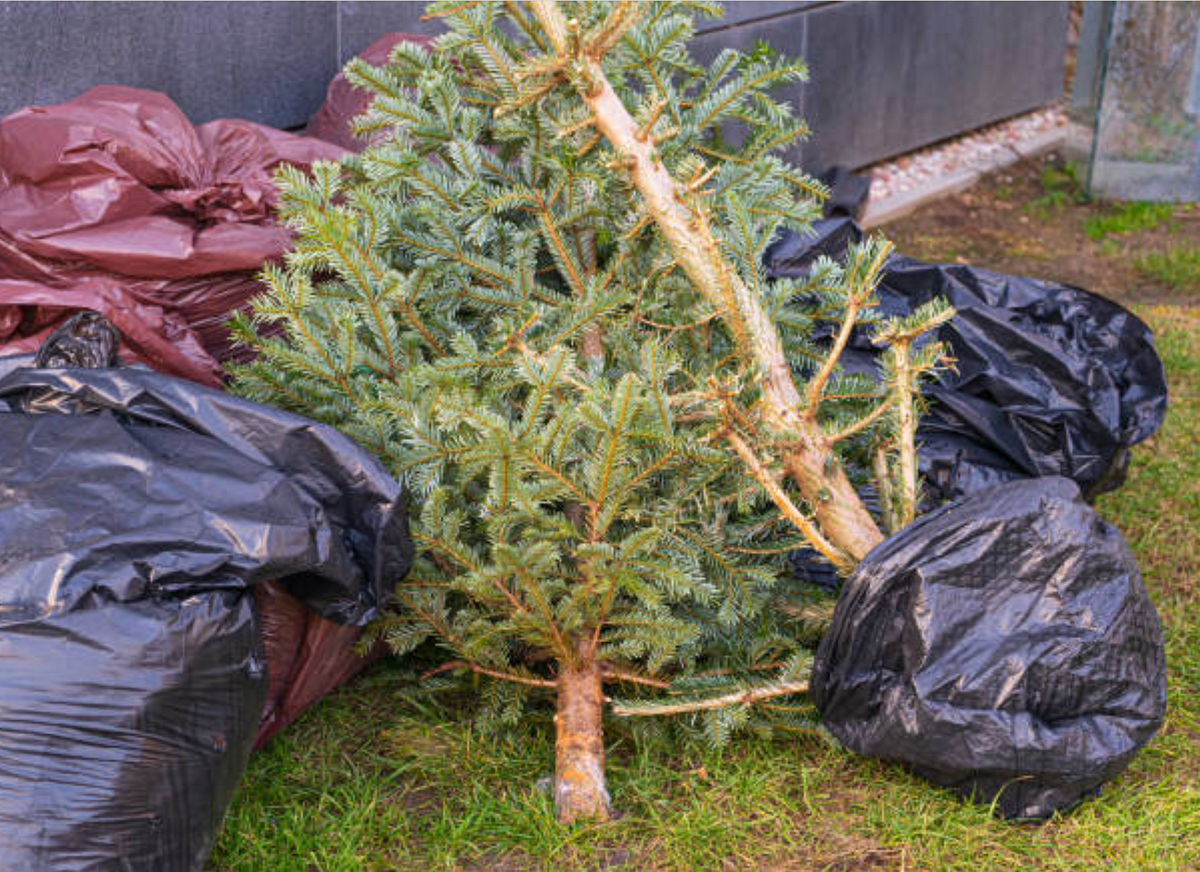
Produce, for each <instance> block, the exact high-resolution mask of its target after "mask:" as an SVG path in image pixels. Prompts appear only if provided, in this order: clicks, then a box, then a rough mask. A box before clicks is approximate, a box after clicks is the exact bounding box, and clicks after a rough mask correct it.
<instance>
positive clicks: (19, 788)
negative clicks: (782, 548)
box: [0, 358, 412, 872]
mask: <svg viewBox="0 0 1200 872" xmlns="http://www.w3.org/2000/svg"><path fill="white" fill-rule="evenodd" d="M26 362H28V358H24V359H17V360H16V361H15V362H14V361H7V360H6V361H2V362H0V373H6V374H3V375H0V858H3V861H2V864H0V865H3V867H4V868H6V869H38V870H43V869H44V870H84V869H87V870H96V869H114V870H117V869H119V870H147V872H151V870H153V872H158V870H164V869H171V870H175V869H178V870H198V869H199V868H201V866H202V865H203V862H204V859H205V857H206V856H207V853H208V851H209V848H210V846H211V840H212V837H213V835H214V833H215V831H216V828H217V826H218V824H219V822H220V819H221V816H222V815H223V814H224V811H225V808H226V806H227V804H228V802H229V800H230V798H231V797H232V795H233V791H234V789H235V787H236V785H237V782H238V779H239V778H240V775H241V772H242V770H243V768H244V765H245V760H246V756H247V755H248V753H249V751H250V747H251V744H252V743H253V741H254V737H255V733H256V730H257V728H258V726H259V722H260V718H261V716H262V714H263V704H264V700H265V695H266V691H267V686H266V679H267V676H266V674H265V669H264V662H263V655H262V647H261V640H260V637H259V627H258V622H257V619H256V615H255V610H254V604H253V598H252V597H251V596H250V595H249V590H250V589H251V588H253V587H256V586H258V585H260V584H263V583H265V582H268V581H271V580H277V581H278V583H279V585H280V586H281V587H283V588H284V589H286V590H287V591H288V592H289V593H290V594H291V595H292V596H294V597H295V598H296V599H298V600H300V601H302V602H304V603H305V604H306V605H307V606H309V607H311V608H313V609H315V610H316V611H317V612H319V613H320V614H321V615H323V616H324V617H326V618H329V619H332V620H334V621H337V622H340V623H343V624H349V625H361V624H363V623H365V622H366V621H368V620H370V619H371V618H372V617H373V616H374V615H375V614H376V613H377V611H378V609H379V607H380V605H381V603H382V602H383V599H384V597H385V596H386V594H387V592H388V591H390V589H391V587H392V585H393V584H394V583H395V582H396V581H397V580H398V579H399V578H400V577H402V576H403V574H404V572H405V571H406V570H407V568H408V565H409V563H410V561H411V557H412V544H411V541H410V539H409V537H408V530H407V520H406V514H405V507H404V501H403V498H402V495H401V493H400V491H399V488H398V486H397V485H396V483H395V481H394V480H393V479H392V478H391V477H390V476H389V475H388V474H387V472H386V471H385V470H384V469H383V467H382V466H381V465H380V464H379V463H378V461H377V460H375V459H374V458H373V457H372V456H371V455H369V454H368V453H367V452H366V451H364V450H363V449H362V448H360V447H359V446H357V445H356V444H355V443H354V442H352V441H351V440H349V439H348V438H346V437H345V436H342V435H341V434H339V433H337V432H336V431H334V430H332V429H330V428H328V427H325V426H323V425H320V424H317V423H315V422H312V421H309V420H307V419H304V418H301V417H298V416H295V415H291V414H288V413H286V412H281V411H278V410H275V409H271V408H267V407H264V406H260V405H258V404H255V403H251V402H248V401H246V400H242V399H238V398H235V397H231V396H227V395H225V394H222V393H220V392H219V391H215V390H211V389H208V388H205V387H202V386H200V385H197V384H194V383H191V382H187V381H183V380H179V379H174V378H170V377H167V376H163V375H160V374H158V373H155V372H151V371H148V370H143V369H32V368H25V367H23V366H20V364H22V363H26Z"/></svg>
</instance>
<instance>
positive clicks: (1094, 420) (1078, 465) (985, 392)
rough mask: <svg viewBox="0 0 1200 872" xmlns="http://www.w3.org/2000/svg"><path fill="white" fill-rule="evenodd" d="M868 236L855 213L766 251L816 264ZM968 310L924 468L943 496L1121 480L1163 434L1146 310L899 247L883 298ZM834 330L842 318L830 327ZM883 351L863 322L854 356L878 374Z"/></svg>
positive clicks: (857, 364) (934, 404) (933, 403)
mask: <svg viewBox="0 0 1200 872" xmlns="http://www.w3.org/2000/svg"><path fill="white" fill-rule="evenodd" d="M860 238H861V232H860V231H859V230H858V228H857V227H856V226H855V225H854V224H853V222H851V221H849V220H847V219H830V220H825V221H820V222H817V224H816V227H815V236H814V237H811V238H806V237H802V236H799V235H798V234H794V233H789V234H785V235H784V236H782V237H781V238H780V239H779V240H777V241H776V242H775V243H773V244H772V246H771V247H770V248H769V249H768V250H767V252H766V255H765V257H764V260H765V265H766V267H767V272H768V274H769V275H771V276H775V277H779V276H802V275H805V274H806V273H807V272H808V271H809V270H810V269H811V267H812V264H813V262H814V261H815V260H816V258H817V257H818V256H819V255H822V254H824V255H828V256H830V257H834V258H837V257H840V255H841V254H842V252H843V251H844V250H845V247H846V245H848V244H849V243H850V242H853V241H855V240H857V239H860ZM938 296H940V297H944V298H946V299H947V300H949V302H950V303H951V304H952V305H954V307H955V308H956V309H957V310H958V315H957V316H956V317H955V318H954V319H953V320H951V321H950V322H949V323H947V324H945V325H943V326H942V327H941V328H940V329H939V331H938V338H939V339H941V340H942V341H943V342H945V343H946V344H947V345H948V346H949V348H950V352H951V354H952V355H953V356H954V357H955V358H956V360H957V364H956V367H957V370H958V371H957V372H956V373H955V372H947V373H944V374H943V375H942V376H941V377H940V379H939V381H938V382H937V383H936V384H933V385H930V386H929V387H928V388H927V389H926V395H927V396H928V398H929V400H930V406H929V411H928V413H927V414H926V415H925V416H924V417H923V418H922V420H921V424H920V429H919V431H918V442H919V444H920V466H921V472H922V474H923V477H924V480H925V484H926V488H927V492H928V493H929V495H930V496H931V497H932V498H933V499H934V501H935V502H940V501H944V500H954V499H957V498H959V497H961V496H964V495H966V494H969V493H972V492H974V491H976V490H978V489H979V488H983V487H990V486H992V485H995V484H998V483H1000V482H1002V481H1005V480H1012V479H1015V478H1025V477H1031V476H1044V475H1062V476H1065V477H1067V478H1070V479H1071V480H1073V481H1075V482H1076V483H1077V484H1078V485H1079V486H1080V489H1081V490H1082V491H1083V493H1084V495H1085V496H1086V497H1087V498H1088V499H1091V498H1093V497H1095V496H1096V495H1098V494H1100V493H1103V492H1104V491H1106V490H1112V489H1114V488H1115V487H1118V486H1120V484H1121V483H1122V481H1123V480H1124V473H1125V469H1126V467H1127V466H1128V462H1129V448H1130V447H1131V446H1133V445H1136V444H1137V443H1138V442H1141V441H1143V440H1144V439H1147V438H1149V437H1150V436H1152V435H1153V434H1154V433H1155V431H1157V429H1158V427H1159V426H1160V425H1161V423H1162V420H1163V417H1164V415H1165V414H1166V409H1167V388H1166V379H1165V376H1164V374H1163V368H1162V362H1161V361H1160V360H1159V357H1158V353H1157V352H1156V350H1155V348H1154V338H1153V334H1152V333H1151V331H1150V328H1149V327H1147V326H1146V325H1145V324H1144V323H1143V322H1142V321H1141V320H1139V319H1138V318H1137V317H1135V316H1134V315H1133V314H1132V313H1130V312H1128V311H1127V310H1126V309H1124V308H1122V307H1121V306H1119V305H1118V304H1116V303H1114V302H1112V301H1111V300H1107V299H1105V298H1104V297H1101V296H1098V295H1096V294H1092V293H1089V292H1088V291H1084V290H1081V289H1079V288H1075V287H1071V286H1068V285H1060V284H1055V283H1053V282H1045V281H1039V280H1037V279H1030V278H1022V277H1018V276H1008V275H1002V274H1000V273H995V272H991V271H989V270H983V269H977V268H975V267H969V266H962V265H957V264H952V265H933V264H926V263H921V262H920V261H916V260H913V259H912V258H908V257H903V256H900V255H894V256H893V257H892V258H890V259H889V261H888V263H887V266H886V268H885V271H884V275H883V279H882V281H881V283H880V286H879V299H880V310H881V311H882V312H883V313H885V314H888V315H903V314H907V313H909V312H911V311H912V310H913V309H915V308H916V307H917V306H919V305H921V304H922V303H925V302H927V301H928V300H930V299H932V298H933V297H938ZM829 329H831V330H832V329H833V327H832V325H830V327H829ZM879 354H880V350H879V349H878V348H877V347H876V346H874V345H873V344H872V343H871V340H870V336H869V334H868V333H866V332H865V331H862V330H856V331H855V332H854V335H853V336H852V338H851V343H850V346H849V349H848V351H847V353H846V354H845V355H844V357H843V365H844V366H845V368H846V369H847V370H850V371H858V372H873V371H874V369H875V365H876V361H877V360H878V357H879Z"/></svg>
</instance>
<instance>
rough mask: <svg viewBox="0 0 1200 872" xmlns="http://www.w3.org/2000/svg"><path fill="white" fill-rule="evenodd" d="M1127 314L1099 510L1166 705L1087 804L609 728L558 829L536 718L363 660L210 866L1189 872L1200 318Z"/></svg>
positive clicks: (801, 740) (285, 754) (270, 870)
mask: <svg viewBox="0 0 1200 872" xmlns="http://www.w3.org/2000/svg"><path fill="white" fill-rule="evenodd" d="M1141 314H1142V315H1143V316H1144V317H1146V318H1147V319H1148V320H1149V321H1150V323H1151V325H1152V326H1154V328H1155V330H1156V333H1157V336H1158V343H1159V350H1160V353H1161V354H1162V356H1163V359H1164V361H1165V364H1166V367H1167V371H1168V374H1169V378H1170V384H1171V410H1170V413H1169V415H1168V418H1167V421H1166V423H1165V425H1164V427H1163V429H1162V431H1161V432H1160V433H1159V434H1158V435H1157V436H1156V437H1155V438H1154V439H1153V440H1151V444H1149V445H1146V446H1142V447H1140V448H1138V449H1135V452H1134V460H1133V464H1132V468H1131V470H1130V476H1129V481H1128V483H1127V484H1126V486H1125V487H1124V488H1123V489H1122V490H1120V491H1118V492H1116V493H1114V494H1110V495H1106V496H1105V497H1103V498H1101V500H1100V501H1099V506H1098V507H1099V509H1100V511H1101V513H1102V514H1103V515H1105V516H1106V517H1107V518H1109V519H1110V520H1111V521H1112V522H1113V523H1115V524H1116V525H1117V526H1118V527H1119V528H1120V529H1121V530H1122V531H1123V532H1124V534H1125V536H1126V538H1127V539H1128V541H1129V543H1130V545H1131V547H1132V548H1133V550H1134V553H1135V554H1136V555H1137V558H1138V562H1139V565H1140V566H1141V569H1142V573H1143V575H1144V577H1145V580H1146V584H1147V585H1148V587H1149V589H1150V591H1151V595H1152V596H1153V598H1154V600H1155V603H1156V605H1157V606H1158V608H1159V611H1160V613H1161V615H1162V618H1163V624H1164V629H1165V634H1166V643H1167V661H1168V669H1169V680H1170V692H1169V712H1168V717H1167V723H1166V725H1165V727H1164V728H1163V730H1162V731H1161V732H1160V734H1159V735H1158V736H1157V737H1156V738H1155V739H1154V740H1153V741H1152V742H1151V743H1150V745H1149V746H1148V747H1147V748H1146V749H1145V750H1144V751H1143V752H1142V753H1141V754H1139V755H1138V757H1137V758H1136V759H1135V760H1134V762H1133V764H1132V765H1131V766H1130V768H1129V770H1128V771H1127V772H1126V773H1124V774H1123V775H1122V776H1121V777H1119V778H1118V779H1116V780H1115V781H1114V782H1113V783H1112V784H1110V785H1109V786H1107V787H1106V788H1105V790H1104V792H1103V794H1102V795H1101V796H1100V797H1099V798H1098V799H1096V800H1093V801H1091V802H1088V803H1086V804H1085V805H1083V806H1082V807H1080V808H1079V809H1077V810H1076V811H1074V812H1072V813H1071V814H1069V815H1067V816H1066V817H1063V818H1061V819H1055V820H1052V821H1050V822H1049V823H1047V824H1045V825H1044V826H1018V825H1014V824H1009V823H1005V822H1003V821H998V820H995V819H993V818H992V817H991V816H990V814H989V813H988V810H987V809H986V808H983V807H979V806H975V805H971V804H969V803H966V802H963V801H961V800H959V799H957V798H955V797H954V796H952V795H951V794H949V793H948V792H946V791H943V790H940V789H938V788H935V787H932V786H930V785H928V784H926V783H924V782H922V781H920V780H919V779H917V778H914V777H913V776H910V775H908V774H906V773H905V772H904V771H903V770H902V769H900V768H899V767H897V766H893V765H889V764H883V763H880V762H877V761H873V760H867V759H863V758H857V757H853V756H851V755H848V754H845V753H843V752H841V751H839V750H837V749H835V748H832V747H830V746H829V745H827V744H825V743H823V742H822V741H821V740H819V739H818V738H816V737H811V736H798V737H797V738H796V739H794V740H792V741H775V742H762V741H750V742H742V743H738V744H737V745H735V746H733V747H731V748H729V749H727V750H726V751H725V752H723V753H715V752H708V753H702V752H688V751H684V750H681V749H679V748H675V747H668V746H666V745H665V744H663V743H662V742H661V741H659V742H657V743H656V742H651V741H641V742H638V741H635V740H634V739H633V738H631V737H629V736H626V735H621V734H620V731H619V730H613V731H612V735H611V736H610V753H609V757H610V759H609V783H610V788H611V789H612V791H613V800H614V803H615V805H616V807H617V809H618V810H619V811H620V812H621V813H622V816H621V817H620V818H619V819H618V820H615V821H613V822H611V823H607V824H594V825H577V826H574V827H561V826H559V825H558V824H556V823H555V822H554V819H553V812H552V808H551V802H550V799H549V797H548V796H547V795H546V794H545V793H544V792H543V791H542V790H540V789H539V788H538V787H537V782H538V780H539V779H541V778H542V777H544V776H545V775H547V774H548V773H549V770H550V767H551V765H552V763H551V761H552V753H553V749H552V743H551V740H550V738H549V736H550V725H549V721H548V717H546V716H543V717H542V718H541V719H540V720H534V721H533V722H531V723H530V724H528V725H526V726H523V727H521V728H519V729H515V730H514V731H513V732H512V733H511V734H509V735H507V736H505V737H504V738H502V739H498V740H493V741H483V740H481V739H480V738H479V737H478V735H476V734H475V733H474V732H473V731H472V730H471V724H470V711H471V707H470V704H469V700H466V699H458V700H453V699H446V700H442V701H440V702H430V701H429V700H428V698H427V697H424V696H422V695H419V694H414V693H412V690H411V689H412V683H411V679H410V678H409V677H408V674H407V673H406V671H405V670H404V669H403V668H402V667H400V666H398V665H397V664H395V663H383V664H380V665H379V666H377V667H375V668H374V669H373V670H372V672H371V673H370V674H369V675H368V676H367V677H365V678H364V679H362V680H360V681H359V682H357V683H356V684H354V685H352V686H350V687H348V688H345V689H343V690H342V691H340V692H338V693H337V694H335V695H334V696H333V697H331V698H330V699H329V700H327V701H326V702H325V703H323V704H322V705H321V706H319V707H318V708H317V709H316V710H314V711H313V712H311V713H309V714H308V715H307V716H306V717H305V718H304V719H302V720H301V721H300V722H299V723H298V724H296V725H295V726H294V727H293V728H291V729H290V730H289V731H288V732H286V733H285V734H284V735H283V736H281V737H280V738H279V739H278V740H276V741H275V742H274V743H273V744H272V745H271V746H270V747H269V748H268V749H267V750H266V751H264V752H262V753H260V754H258V755H256V756H255V757H254V759H253V760H252V761H251V764H250V767H249V770H248V772H247V774H246V778H245V781H244V783H243V785H242V788H241V791H240V793H239V795H238V797H237V798H236V800H235V802H234V805H233V808H232V809H231V811H230V813H229V815H228V817H227V819H226V822H225V827H224V831H223V832H222V833H221V835H220V837H219V839H218V842H217V845H216V849H215V852H214V855H213V859H212V862H211V865H210V869H212V870H239V872H240V870H247V872H250V870H253V872H275V870H278V872H292V870H296V872H343V870H345V872H350V870H354V872H358V870H393V869H395V870H410V869H411V870H441V869H475V870H483V869H498V870H525V869H546V870H571V869H608V868H617V869H638V870H640V869H655V870H658V869H671V870H676V869H678V870H691V869H695V870H710V869H770V870H807V869H855V870H868V869H922V870H924V869H931V870H951V869H961V870H981V869H982V870H989V869H999V870H1018V869H1021V870H1024V869H1054V870H1082V869H1096V870H1099V869H1104V870H1109V869H1115V870H1129V872H1134V870H1138V872H1141V870H1158V869H1163V870H1176V869H1177V870H1189V869H1200V590H1198V588H1197V579H1200V545H1198V544H1197V543H1198V541H1200V441H1197V440H1196V439H1195V436H1194V429H1195V425H1196V422H1197V421H1198V420H1200V311H1197V310H1195V309H1187V308H1183V307H1158V308H1154V309H1148V310H1145V311H1143V312H1142V313H1141Z"/></svg>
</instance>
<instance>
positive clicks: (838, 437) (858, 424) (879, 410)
mask: <svg viewBox="0 0 1200 872" xmlns="http://www.w3.org/2000/svg"><path fill="white" fill-rule="evenodd" d="M894 399H895V397H888V398H887V399H886V400H884V401H883V402H882V403H880V404H879V405H878V406H876V407H875V408H874V409H872V410H871V411H870V412H869V413H868V414H866V415H864V416H863V417H861V418H859V419H858V420H857V421H855V422H854V423H853V424H851V425H850V426H848V427H844V428H842V429H841V430H838V431H837V432H836V433H831V434H830V435H829V444H830V445H835V444H837V443H838V442H841V441H842V440H843V439H848V438H850V437H851V436H853V435H854V434H855V433H861V432H862V431H863V430H866V429H867V428H868V427H870V426H871V425H872V424H874V423H875V422H876V421H878V420H879V419H880V418H882V417H883V416H884V414H885V413H886V412H887V410H888V409H890V408H891V407H892V402H893V400H894Z"/></svg>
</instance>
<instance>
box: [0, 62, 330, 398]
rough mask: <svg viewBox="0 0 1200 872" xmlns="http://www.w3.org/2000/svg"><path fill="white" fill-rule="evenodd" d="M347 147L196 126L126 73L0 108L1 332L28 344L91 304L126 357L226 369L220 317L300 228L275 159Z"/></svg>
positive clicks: (245, 126)
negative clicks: (293, 221)
mask: <svg viewBox="0 0 1200 872" xmlns="http://www.w3.org/2000/svg"><path fill="white" fill-rule="evenodd" d="M343 153H344V152H343V150H342V149H341V148H338V147H337V146H335V145H332V144H330V143H326V142H322V141H320V140H317V139H311V138H306V137H300V136H295V135H293V134H290V133H285V132H283V131H280V130H275V129H273V128H270V127H265V126H263V125H261V124H254V123H252V122H249V121H239V120H219V121H211V122H209V123H207V124H203V125H201V126H200V127H193V126H192V125H191V123H190V122H189V121H188V120H187V118H186V117H185V116H184V114H183V113H182V112H181V111H180V109H179V107H177V106H176V105H175V104H174V103H173V102H171V100H170V99H169V98H168V97H167V96H166V95H165V94H161V93H158V92H155V91H145V90H141V89H138V88H128V87H123V86H118V85H102V86H99V87H96V88H93V89H91V90H90V91H88V92H86V93H85V94H83V95H81V96H79V97H77V98H75V99H74V100H71V101H68V102H66V103H63V104H60V105H58V106H48V107H41V106H31V107H28V108H26V109H22V110H19V111H17V112H14V113H13V114H12V115H9V116H8V117H7V118H5V119H3V120H2V121H0V345H3V346H4V349H5V352H6V353H14V352H18V351H27V350H32V349H33V348H36V347H37V345H38V344H40V342H41V340H42V339H43V338H45V336H46V335H47V334H48V333H49V331H50V330H51V329H53V328H54V327H55V326H57V325H58V324H59V323H61V322H62V321H63V320H65V319H66V318H67V317H68V316H69V315H70V314H72V313H73V312H75V311H78V310H79V309H83V308H87V309H94V310H95V311H99V312H101V313H102V314H104V315H105V317H107V318H108V319H109V320H110V321H112V322H113V324H114V325H115V326H116V327H117V328H118V330H120V331H121V334H122V339H123V340H124V341H123V357H124V358H125V359H127V360H138V361H142V362H145V363H147V364H149V365H151V366H153V367H154V368H155V369H157V370H159V371H160V372H166V373H169V374H171V375H177V376H181V377H184V378H190V379H193V380H195V381H200V382H204V383H207V384H211V385H220V384H221V367H220V364H219V362H218V361H222V360H225V359H227V358H229V357H230V356H231V353H232V348H231V344H230V340H229V335H228V331H227V329H226V328H225V326H224V324H225V322H226V321H227V320H228V319H229V317H230V315H231V313H232V312H233V311H235V310H237V309H241V308H244V307H245V306H246V305H247V303H248V301H249V299H250V298H251V297H253V296H254V295H256V294H257V293H259V291H260V290H261V286H260V285H259V284H258V283H257V282H256V281H255V279H254V275H255V273H256V272H257V271H258V270H260V269H261V268H262V266H263V264H264V263H265V262H267V261H270V260H274V259H277V258H279V257H280V256H281V255H282V254H283V252H284V251H285V250H286V249H287V247H288V245H289V242H290V239H291V235H290V231H288V229H287V228H285V227H281V226H280V225H278V224H276V223H275V221H274V219H273V217H272V215H273V211H274V207H275V204H276V197H277V194H276V191H275V188H274V186H273V184H272V182H271V175H272V172H273V170H274V169H275V167H276V166H278V165H279V164H280V163H281V162H284V161H287V162H290V163H294V164H297V165H299V166H302V167H307V166H308V165H309V164H311V163H312V162H313V161H315V160H318V159H327V160H336V159H338V158H339V157H341V156H342V154H343ZM139 322H141V323H142V325H143V326H142V327H138V326H137V324H138V323H139ZM156 337H157V339H156Z"/></svg>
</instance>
